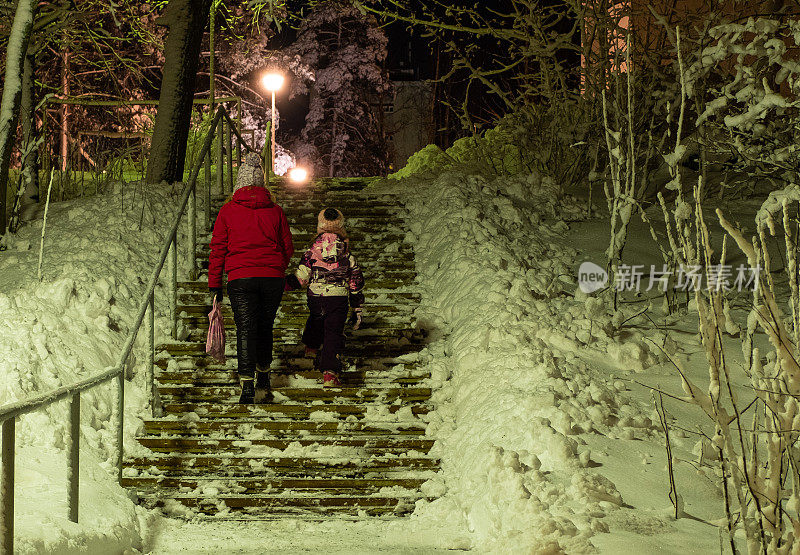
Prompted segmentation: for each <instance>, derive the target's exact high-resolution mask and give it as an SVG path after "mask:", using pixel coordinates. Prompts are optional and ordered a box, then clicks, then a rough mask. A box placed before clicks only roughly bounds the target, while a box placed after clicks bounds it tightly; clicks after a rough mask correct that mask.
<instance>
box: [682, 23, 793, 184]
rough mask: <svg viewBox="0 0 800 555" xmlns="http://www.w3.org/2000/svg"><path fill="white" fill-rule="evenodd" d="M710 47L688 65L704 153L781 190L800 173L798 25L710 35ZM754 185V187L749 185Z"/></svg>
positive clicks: (729, 26)
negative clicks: (771, 182)
mask: <svg viewBox="0 0 800 555" xmlns="http://www.w3.org/2000/svg"><path fill="white" fill-rule="evenodd" d="M708 36H709V37H710V39H711V41H710V44H707V45H706V46H705V47H704V48H702V49H701V50H699V51H698V52H696V53H694V54H693V57H694V59H693V60H692V62H691V63H690V64H688V65H687V69H686V83H687V89H688V91H687V92H688V94H689V96H690V97H693V98H694V97H697V98H698V105H699V110H700V113H699V114H697V120H696V122H695V125H696V126H697V127H698V128H702V127H704V126H705V128H707V132H706V133H705V136H706V138H705V140H704V141H703V142H704V144H703V145H702V147H703V148H705V149H707V151H708V152H710V153H713V154H716V155H717V156H718V157H720V158H721V159H724V160H726V161H727V164H728V165H729V166H730V167H731V168H732V169H736V170H739V171H744V172H746V173H747V174H748V175H749V176H750V178H752V177H753V176H754V175H763V176H765V177H766V178H767V179H769V180H771V181H773V182H774V183H776V185H778V186H781V184H782V183H783V184H785V183H792V182H795V181H796V178H797V176H798V174H799V172H800V110H799V109H798V108H800V96H799V95H800V61H798V60H797V50H798V48H800V21H799V20H797V19H794V18H782V19H769V18H764V17H759V18H749V19H747V20H746V21H744V22H725V23H722V24H719V25H715V26H713V27H711V28H710V29H709V30H708ZM748 181H749V182H752V179H748Z"/></svg>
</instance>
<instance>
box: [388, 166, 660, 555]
mask: <svg viewBox="0 0 800 555" xmlns="http://www.w3.org/2000/svg"><path fill="white" fill-rule="evenodd" d="M402 185H403V186H402V187H397V186H396V185H395V186H394V187H393V188H394V189H395V190H397V189H399V190H402V191H404V194H405V195H406V207H407V209H408V211H409V215H408V218H409V225H410V230H411V233H410V234H409V236H408V238H407V240H408V241H409V242H412V243H413V244H414V245H415V253H416V262H417V271H418V273H419V276H420V283H421V286H422V288H423V298H422V303H421V306H420V308H419V309H418V311H417V317H418V318H419V319H420V321H421V322H426V321H427V322H429V323H432V324H433V327H435V328H438V329H441V330H443V331H444V332H445V333H446V336H445V337H444V339H441V340H439V341H436V342H434V343H432V344H431V345H430V346H429V347H428V348H427V349H426V352H425V357H426V358H425V360H426V361H427V363H428V367H429V369H430V370H431V373H432V376H433V379H434V381H436V382H438V383H437V384H436V386H438V387H439V389H438V390H437V391H436V393H435V395H434V399H433V401H434V403H435V406H436V410H435V411H434V412H432V413H431V414H430V415H429V417H430V426H429V433H430V434H432V435H433V436H434V437H435V438H436V439H437V442H436V444H435V446H434V449H433V451H432V454H433V455H435V456H438V457H440V458H441V459H442V470H443V471H442V473H440V474H439V475H438V476H437V478H436V479H435V480H432V481H429V482H428V483H426V485H425V491H426V492H427V493H429V494H431V495H442V497H441V498H440V499H438V500H436V501H434V502H432V503H429V504H427V503H425V502H420V505H419V506H418V509H417V512H416V513H415V516H417V517H419V518H426V517H430V518H436V519H448V520H449V521H451V522H458V521H461V522H464V523H465V524H466V526H468V528H469V530H470V531H471V532H472V533H473V538H474V541H475V547H478V548H479V549H488V550H491V551H495V552H501V551H502V552H505V551H515V552H516V551H519V550H523V551H525V552H557V551H559V550H565V551H568V552H584V551H592V550H593V549H594V547H593V546H592V544H591V541H590V538H591V537H592V536H593V535H594V534H596V533H598V532H604V531H607V530H608V526H607V524H606V523H605V522H604V518H605V517H606V516H607V515H609V514H611V513H613V512H614V511H615V510H616V509H617V508H619V507H620V506H622V505H623V503H624V500H623V499H622V497H621V495H620V493H619V492H618V490H617V488H616V487H615V485H614V483H612V482H611V480H609V479H608V478H607V477H605V476H604V475H603V474H602V473H600V472H598V471H596V470H594V467H597V466H599V465H598V464H596V463H595V461H593V458H592V452H591V451H590V449H589V448H588V446H587V443H586V441H584V440H583V439H582V437H581V434H597V433H602V434H604V435H606V436H608V437H610V438H619V437H626V438H628V439H632V438H634V437H637V436H639V435H647V434H651V433H653V430H654V425H653V421H652V419H651V418H650V416H651V414H650V411H649V409H647V408H646V407H644V406H640V405H637V404H635V403H632V402H631V401H628V400H625V398H624V397H623V396H622V395H621V394H620V392H621V390H624V389H625V386H624V384H623V383H622V382H621V381H619V380H614V379H612V378H610V377H609V376H608V375H606V374H604V373H603V372H602V371H601V370H600V369H599V368H597V367H596V366H595V365H592V364H588V363H587V362H585V359H589V360H591V359H592V357H598V358H599V357H603V358H604V359H607V360H610V361H612V362H613V363H614V364H615V365H616V366H617V367H619V368H624V369H626V370H630V371H637V370H640V369H641V368H642V367H643V366H645V365H647V364H649V363H651V362H652V361H653V360H655V359H656V357H657V355H655V354H654V353H652V352H650V351H649V350H648V349H647V348H646V346H644V344H643V342H641V341H639V340H638V339H639V338H637V337H636V336H635V334H632V335H631V337H630V338H629V339H627V340H626V341H625V342H622V341H620V340H618V339H617V338H616V337H615V326H614V320H613V318H612V314H611V311H610V310H608V308H607V307H605V306H603V304H602V302H599V301H598V299H596V298H587V297H585V296H581V295H579V293H574V292H575V291H576V286H575V277H574V276H575V267H576V266H577V260H576V258H577V255H578V253H577V251H575V250H574V249H573V248H571V247H568V246H566V245H565V244H564V243H563V241H562V238H563V236H564V234H565V233H566V232H567V231H568V225H567V224H566V223H565V222H564V220H565V219H567V220H570V221H574V220H576V219H579V218H580V217H581V216H582V213H583V209H582V208H581V207H579V206H578V205H577V204H576V203H575V202H573V201H571V200H570V199H569V198H567V197H564V196H562V195H560V194H559V192H558V188H557V187H556V184H554V183H553V182H552V181H551V180H549V179H547V178H541V177H539V176H538V175H536V174H530V175H518V176H514V177H482V176H479V175H472V174H470V173H469V170H465V169H464V168H459V167H451V168H450V169H447V170H445V171H444V172H441V173H440V174H439V175H438V176H437V177H435V178H432V179H431V178H428V179H422V178H418V179H417V178H407V179H404V180H403V183H402ZM587 355H589V356H587ZM609 355H610V356H609Z"/></svg>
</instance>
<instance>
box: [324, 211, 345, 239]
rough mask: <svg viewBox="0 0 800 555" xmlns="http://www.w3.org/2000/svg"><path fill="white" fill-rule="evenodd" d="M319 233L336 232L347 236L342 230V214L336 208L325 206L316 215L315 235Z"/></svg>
mask: <svg viewBox="0 0 800 555" xmlns="http://www.w3.org/2000/svg"><path fill="white" fill-rule="evenodd" d="M320 233H336V234H337V235H340V236H342V237H345V238H346V237H347V232H346V231H345V230H344V215H343V214H342V213H341V211H339V210H337V209H336V208H325V209H324V210H322V211H321V212H320V213H319V216H317V235H319V234H320Z"/></svg>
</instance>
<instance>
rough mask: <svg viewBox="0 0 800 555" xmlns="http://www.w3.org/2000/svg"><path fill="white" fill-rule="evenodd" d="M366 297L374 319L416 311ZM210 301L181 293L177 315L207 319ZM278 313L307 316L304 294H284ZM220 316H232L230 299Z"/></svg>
mask: <svg viewBox="0 0 800 555" xmlns="http://www.w3.org/2000/svg"><path fill="white" fill-rule="evenodd" d="M366 297H367V301H366V302H365V303H364V308H365V310H367V311H368V312H369V313H370V314H373V315H375V316H376V317H386V318H398V317H403V316H407V317H409V318H410V316H411V315H412V314H413V312H414V310H415V309H416V304H415V303H414V302H413V301H411V300H406V299H400V302H398V303H397V304H387V302H386V301H385V300H382V301H381V303H376V302H371V301H370V300H369V298H370V296H369V295H367V296H366ZM210 300H211V296H210V294H209V293H208V292H206V293H181V294H179V296H178V307H177V311H178V314H182V313H184V312H185V313H186V314H187V315H189V316H203V317H208V313H209V312H211V302H210ZM278 312H279V313H283V314H299V313H303V314H305V315H308V302H307V300H306V296H305V294H303V295H302V297H301V296H300V295H289V294H284V296H283V300H281V305H280V308H279V309H278ZM222 314H223V315H226V316H228V315H233V309H232V308H231V303H230V299H229V298H228V297H226V296H223V298H222Z"/></svg>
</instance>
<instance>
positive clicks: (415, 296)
mask: <svg viewBox="0 0 800 555" xmlns="http://www.w3.org/2000/svg"><path fill="white" fill-rule="evenodd" d="M178 292H179V294H180V293H181V292H184V293H204V294H206V295H208V294H209V293H208V282H207V281H179V282H178ZM223 293H224V295H225V296H226V297H227V295H228V291H227V287H225V286H223ZM293 295H296V296H297V299H303V302H305V301H304V299H305V297H306V293H305V292H304V291H288V292H286V293H284V295H283V298H284V300H286V299H290V298H291V297H292V296H293ZM365 295H366V296H367V298H370V297H372V298H379V299H387V300H389V301H400V300H403V299H405V300H407V301H410V302H414V303H418V302H419V299H420V294H419V292H417V291H387V292H385V293H378V292H376V291H373V290H370V291H366V292H365Z"/></svg>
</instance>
